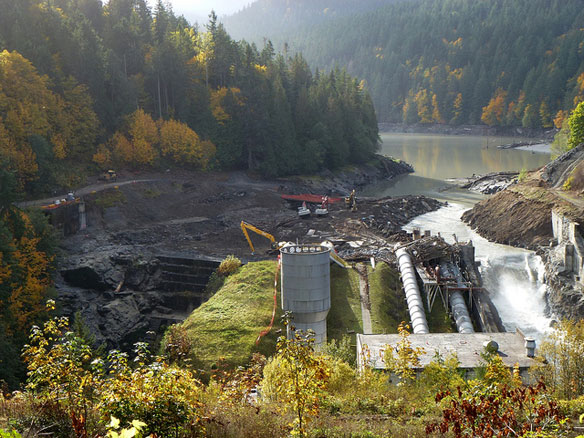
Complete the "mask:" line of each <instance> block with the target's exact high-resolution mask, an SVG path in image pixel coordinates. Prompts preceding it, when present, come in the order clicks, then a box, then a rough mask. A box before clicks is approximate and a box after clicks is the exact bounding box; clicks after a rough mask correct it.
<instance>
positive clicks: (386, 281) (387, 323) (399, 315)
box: [368, 263, 410, 333]
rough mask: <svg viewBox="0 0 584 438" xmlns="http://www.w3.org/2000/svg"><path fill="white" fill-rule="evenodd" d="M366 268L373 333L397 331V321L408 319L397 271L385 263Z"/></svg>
mask: <svg viewBox="0 0 584 438" xmlns="http://www.w3.org/2000/svg"><path fill="white" fill-rule="evenodd" d="M368 269H369V299H370V300H371V326H372V327H371V328H372V329H373V333H397V327H398V325H399V323H400V322H402V321H409V320H410V316H409V313H408V306H407V304H406V302H405V296H404V294H403V292H402V290H401V283H400V278H399V272H398V271H396V270H393V269H391V268H390V267H389V266H388V265H387V264H385V263H379V264H378V265H377V266H376V268H375V270H373V269H371V267H369V268H368Z"/></svg>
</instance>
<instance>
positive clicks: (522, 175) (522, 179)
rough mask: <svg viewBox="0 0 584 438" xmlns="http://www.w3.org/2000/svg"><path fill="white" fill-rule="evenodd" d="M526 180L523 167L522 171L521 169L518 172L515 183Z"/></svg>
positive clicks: (525, 172) (525, 171)
mask: <svg viewBox="0 0 584 438" xmlns="http://www.w3.org/2000/svg"><path fill="white" fill-rule="evenodd" d="M526 179H527V169H526V168H525V167H524V168H523V169H521V172H519V176H518V177H517V181H519V182H523V181H525V180H526Z"/></svg>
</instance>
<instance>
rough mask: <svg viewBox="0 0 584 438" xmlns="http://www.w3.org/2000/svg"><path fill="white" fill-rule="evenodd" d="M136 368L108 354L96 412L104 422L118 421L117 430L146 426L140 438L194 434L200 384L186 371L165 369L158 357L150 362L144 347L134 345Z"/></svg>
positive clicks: (119, 355)
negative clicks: (107, 374)
mask: <svg viewBox="0 0 584 438" xmlns="http://www.w3.org/2000/svg"><path fill="white" fill-rule="evenodd" d="M135 352H136V353H137V357H136V360H135V361H134V362H135V364H136V368H134V369H132V367H130V365H129V363H128V357H127V355H126V354H124V353H120V352H117V351H113V352H110V354H109V357H108V362H109V363H110V364H111V365H110V367H111V372H110V374H111V378H109V379H107V380H106V381H105V382H104V385H103V389H102V393H101V401H100V412H101V415H102V418H103V419H104V420H105V421H107V420H108V419H110V418H111V417H115V418H117V419H119V420H120V425H121V427H124V428H127V427H131V426H132V422H133V421H134V420H139V421H141V422H144V423H146V426H144V435H148V434H156V435H157V436H161V437H167V436H181V434H183V433H190V434H192V435H194V434H196V433H197V432H198V430H199V423H200V413H199V411H200V408H201V406H202V404H201V402H200V395H201V384H200V382H199V381H198V380H196V379H195V378H194V377H193V375H192V374H191V372H190V371H187V370H184V369H180V368H178V367H176V366H173V365H168V364H167V363H166V362H164V360H163V359H162V358H160V357H156V358H154V360H153V361H152V362H150V358H149V353H148V350H147V348H146V345H145V344H141V343H139V344H136V350H135Z"/></svg>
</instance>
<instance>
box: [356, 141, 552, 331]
mask: <svg viewBox="0 0 584 438" xmlns="http://www.w3.org/2000/svg"><path fill="white" fill-rule="evenodd" d="M381 140H382V142H383V143H382V148H381V153H383V154H384V155H387V156H392V157H394V158H399V159H401V160H404V161H406V162H408V163H410V164H412V165H413V166H414V169H415V173H414V174H411V175H405V176H403V177H401V178H398V179H396V180H392V181H387V182H383V183H381V184H378V185H375V186H373V187H370V188H369V189H368V190H367V192H364V193H363V195H364V196H367V195H370V196H398V195H407V194H423V195H426V196H430V197H433V198H436V199H440V200H442V201H446V202H448V205H447V206H445V207H443V208H441V209H440V210H438V211H435V212H432V213H428V214H425V215H422V216H419V217H417V218H416V219H414V220H413V221H412V222H410V223H409V224H408V225H406V226H405V227H404V229H406V230H408V231H411V230H412V229H413V228H420V229H422V230H431V231H432V232H433V233H438V232H439V233H440V234H441V236H442V237H444V238H445V239H446V240H447V241H449V242H451V243H452V242H453V241H454V235H456V237H457V238H458V239H459V240H460V241H468V240H472V242H473V244H474V246H475V248H476V258H477V260H479V261H480V262H481V274H482V276H483V279H484V283H485V287H486V288H487V289H488V290H489V291H490V292H491V294H492V296H491V298H492V299H493V302H494V303H495V306H496V307H497V309H498V311H499V314H500V316H501V319H502V320H503V324H504V325H505V328H506V329H507V330H510V331H512V330H515V329H516V328H519V329H520V330H521V331H522V332H524V333H525V334H526V335H528V336H533V337H535V338H536V339H541V338H542V336H543V335H544V334H545V333H546V332H547V330H548V328H549V324H550V319H549V318H548V317H547V316H545V314H544V312H545V301H544V296H545V292H546V286H545V284H544V283H543V263H542V261H541V259H540V258H539V257H538V256H536V255H535V254H534V253H533V252H532V251H526V250H523V249H518V248H513V247H510V246H507V245H499V244H496V243H492V242H489V241H488V240H486V239H484V238H482V237H481V236H479V235H478V234H477V233H475V232H474V231H472V230H471V229H470V228H469V227H468V226H466V224H464V223H463V222H462V221H461V220H460V217H461V216H462V213H464V211H466V210H467V209H469V208H472V206H473V205H474V204H475V203H476V202H478V201H480V200H481V199H483V198H484V195H480V194H474V193H471V192H469V191H467V190H461V189H458V188H453V187H452V185H449V184H448V182H447V179H448V178H460V177H465V176H470V175H472V174H477V175H480V174H485V173H489V172H497V171H510V170H515V171H520V170H522V169H526V170H532V169H536V168H539V167H541V166H543V165H545V164H546V163H547V162H549V159H550V156H549V153H541V152H537V153H534V152H532V151H529V150H517V149H497V147H496V146H497V145H500V144H508V143H513V142H517V141H520V140H518V139H517V138H492V137H491V138H487V137H474V136H440V135H419V134H382V135H381Z"/></svg>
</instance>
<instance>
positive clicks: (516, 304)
mask: <svg viewBox="0 0 584 438" xmlns="http://www.w3.org/2000/svg"><path fill="white" fill-rule="evenodd" d="M467 209H468V207H467V206H463V205H462V204H457V203H451V204H449V205H447V206H445V207H443V208H441V209H439V210H437V211H434V212H431V213H427V214H424V215H422V216H418V217H417V218H415V219H414V220H413V221H411V222H410V223H409V224H407V225H406V226H405V227H404V229H405V230H407V231H410V232H411V231H412V230H413V229H414V228H420V229H421V230H422V231H423V230H431V231H432V234H437V233H440V235H441V236H442V237H443V238H444V239H445V240H446V241H447V242H449V243H454V239H455V238H454V235H456V238H457V239H458V240H459V241H461V242H462V241H469V240H472V243H473V245H474V246H475V253H476V259H477V260H478V261H480V262H481V268H480V270H481V275H482V276H483V280H484V283H485V284H484V285H485V287H486V288H487V289H488V290H489V292H490V293H491V299H492V300H493V303H494V304H495V306H496V307H497V310H498V311H499V315H500V316H501V320H502V321H503V324H504V325H505V328H506V329H507V330H509V331H513V330H515V329H516V328H519V329H520V330H521V331H522V332H523V333H525V335H527V336H533V337H535V338H536V339H538V340H539V339H541V338H542V337H543V336H544V335H545V333H546V332H547V331H548V330H549V326H550V322H551V320H550V318H548V317H546V316H545V307H546V306H545V292H546V285H545V284H544V283H543V275H544V266H543V262H542V260H541V258H540V257H539V256H537V255H536V254H535V253H534V252H532V251H527V250H523V249H519V248H513V247H510V246H507V245H500V244H497V243H492V242H489V241H488V240H487V239H484V238H483V237H481V236H479V235H478V234H477V233H475V232H474V231H472V230H471V229H470V228H469V227H468V226H467V225H466V224H464V223H463V222H462V221H461V220H460V217H461V216H462V214H463V213H464V211H465V210H467Z"/></svg>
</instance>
